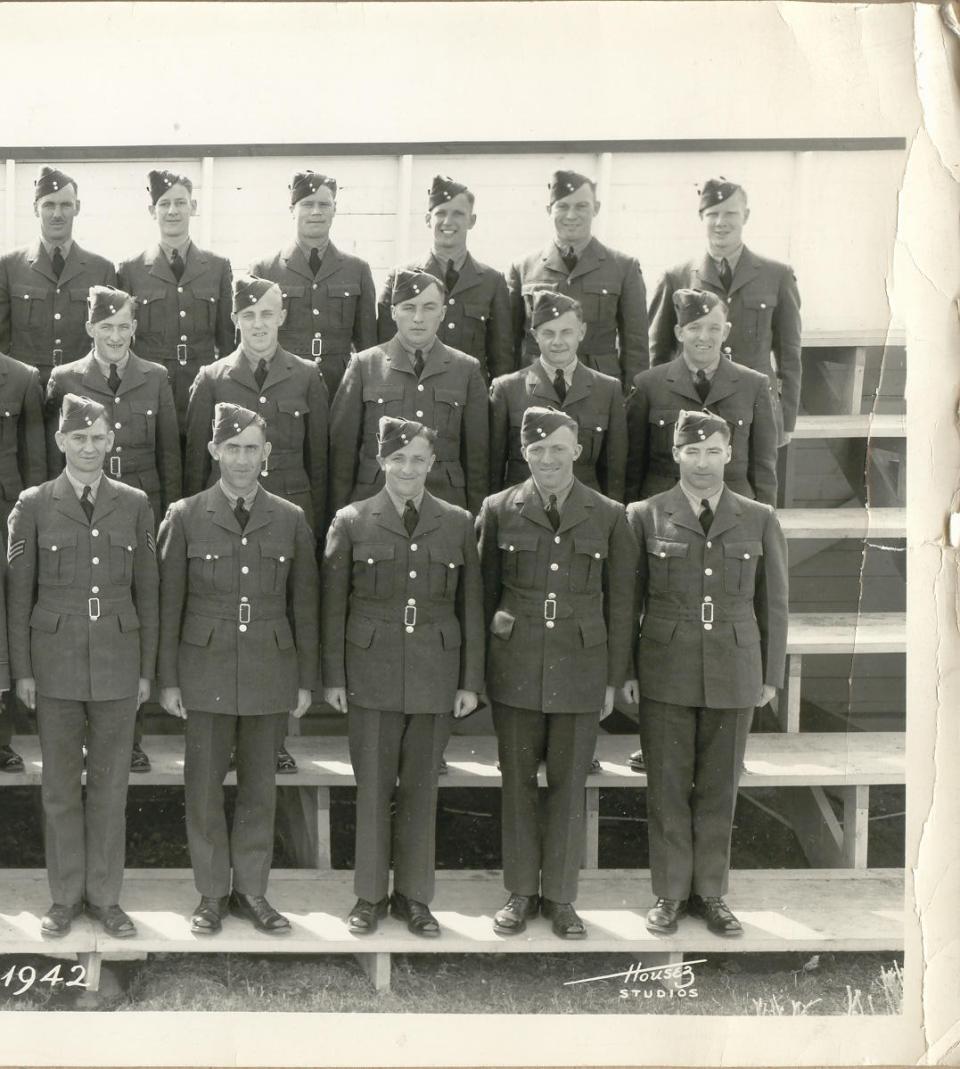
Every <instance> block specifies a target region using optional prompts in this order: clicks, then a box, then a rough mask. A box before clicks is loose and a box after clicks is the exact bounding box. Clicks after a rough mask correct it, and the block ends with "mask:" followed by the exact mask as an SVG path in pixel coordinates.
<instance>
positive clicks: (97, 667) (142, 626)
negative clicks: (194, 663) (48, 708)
mask: <svg viewBox="0 0 960 1069" xmlns="http://www.w3.org/2000/svg"><path fill="white" fill-rule="evenodd" d="M9 531H10V535H9V541H8V545H7V559H8V564H9V567H8V572H7V591H8V594H7V623H8V629H9V641H10V666H11V671H12V673H13V675H14V677H15V678H17V679H29V678H34V679H36V682H37V690H38V692H39V693H40V694H42V695H43V696H44V697H46V698H62V699H65V700H68V701H112V700H116V699H119V698H130V697H133V696H135V695H136V693H137V687H138V683H139V680H140V679H141V678H143V679H152V678H153V675H154V671H155V668H156V656H157V634H158V608H157V606H158V576H157V560H156V545H155V542H154V537H153V532H154V526H153V513H152V512H151V510H150V504H149V502H148V500H147V495H146V494H145V493H144V492H143V491H142V490H136V489H134V488H133V487H130V486H125V485H124V484H123V483H121V482H116V481H114V480H112V479H110V478H108V477H107V476H106V475H104V476H102V477H101V479H100V486H99V489H98V491H97V498H96V502H95V504H94V509H93V517H92V519H91V520H89V521H88V520H87V517H86V515H85V513H84V511H83V509H82V508H81V507H80V500H79V498H78V497H77V494H76V491H75V490H74V488H73V486H72V485H71V484H70V482H69V480H68V479H67V475H66V472H64V473H63V474H61V475H59V476H58V477H57V478H56V479H53V480H52V481H50V482H45V483H43V484H41V485H40V486H35V487H32V488H31V489H28V490H24V492H23V493H22V494H21V495H20V498H19V499H18V501H17V503H16V505H15V506H14V508H13V511H12V512H11V513H10V521H9Z"/></svg>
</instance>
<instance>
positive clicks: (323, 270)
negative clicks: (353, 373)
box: [250, 171, 377, 422]
mask: <svg viewBox="0 0 960 1069" xmlns="http://www.w3.org/2000/svg"><path fill="white" fill-rule="evenodd" d="M290 214H291V215H292V216H293V221H294V227H295V239H294V241H293V243H292V244H290V245H288V246H287V247H286V248H285V249H281V250H280V252H278V253H277V254H276V255H275V256H271V257H268V258H266V259H263V260H258V261H257V262H256V263H255V264H254V265H253V267H251V268H250V274H252V275H255V276H256V277H257V278H269V279H271V280H272V281H274V282H276V283H277V284H278V285H279V286H280V289H281V290H282V292H283V306H284V308H285V309H286V313H287V315H286V321H285V322H284V324H283V329H282V330H281V331H280V344H281V345H282V346H283V347H284V348H285V349H288V350H289V351H290V352H291V353H296V354H297V356H302V357H305V358H306V359H308V360H315V361H316V364H317V367H318V368H320V370H321V372H322V373H323V380H324V382H325V383H326V386H327V392H328V394H329V396H330V398H331V399H332V398H333V397H334V396H335V395H336V392H337V389H338V387H339V386H340V380H341V379H342V378H343V372H344V369H345V368H346V366H347V361H348V360H349V359H350V353H351V351H355V352H359V351H360V350H361V349H368V348H369V347H370V346H371V345H375V344H376V342H377V307H376V302H377V294H376V290H375V289H374V286H373V275H372V274H371V272H370V265H369V264H368V263H367V262H366V261H365V260H361V259H360V258H359V257H358V256H351V255H350V254H349V253H345V252H341V251H340V250H339V249H338V248H337V247H336V245H334V244H333V242H332V241H331V240H330V227H331V226H332V225H333V220H334V217H335V216H336V214H337V182H336V179H334V178H329V177H328V176H327V175H324V174H317V173H316V172H315V171H298V172H297V173H296V174H295V175H294V176H293V179H292V181H291V182H290ZM268 422H269V421H268Z"/></svg>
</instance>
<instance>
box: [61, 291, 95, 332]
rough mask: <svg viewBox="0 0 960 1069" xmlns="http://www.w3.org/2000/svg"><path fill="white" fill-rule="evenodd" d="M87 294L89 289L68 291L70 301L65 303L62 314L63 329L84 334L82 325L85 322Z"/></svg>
mask: <svg viewBox="0 0 960 1069" xmlns="http://www.w3.org/2000/svg"><path fill="white" fill-rule="evenodd" d="M89 293H90V290H89V287H88V288H86V289H72V290H70V300H69V301H67V309H66V312H65V314H64V318H65V319H66V325H65V328H64V329H67V330H75V331H79V333H80V334H83V333H84V324H85V323H86V321H87V297H88V296H89Z"/></svg>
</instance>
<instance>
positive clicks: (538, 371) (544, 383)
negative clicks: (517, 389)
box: [526, 358, 560, 408]
mask: <svg viewBox="0 0 960 1069" xmlns="http://www.w3.org/2000/svg"><path fill="white" fill-rule="evenodd" d="M526 385H527V395H528V396H530V397H536V398H539V399H540V400H541V401H545V402H546V403H547V405H548V406H549V407H550V408H559V407H560V397H559V395H558V394H557V391H556V390H555V389H554V388H553V383H552V382H551V381H550V380H549V379H548V378H547V373H546V371H544V370H543V364H541V363H540V360H539V358H538V359H536V360H534V361H533V363H532V364H531V365H530V366H529V368H527V382H526Z"/></svg>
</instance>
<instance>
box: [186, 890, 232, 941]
mask: <svg viewBox="0 0 960 1069" xmlns="http://www.w3.org/2000/svg"><path fill="white" fill-rule="evenodd" d="M229 902H230V896H229V895H224V896H223V898H213V897H211V896H210V895H203V896H202V897H201V898H200V904H199V905H198V906H197V908H196V909H195V910H194V911H193V915H192V916H191V917H190V931H191V932H193V933H194V934H196V935H216V934H217V932H219V931H220V928H221V927H222V925H223V918H224V917H225V916H226V915H227V906H228V905H229Z"/></svg>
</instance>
